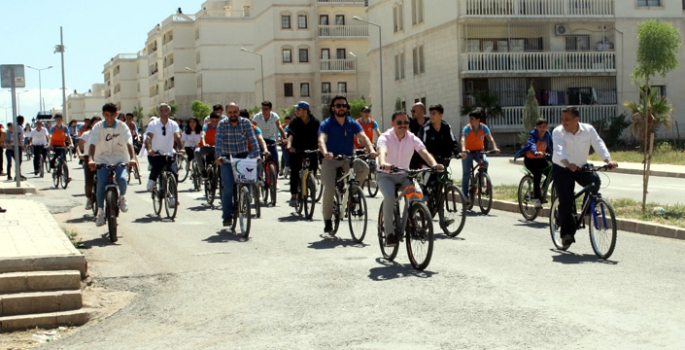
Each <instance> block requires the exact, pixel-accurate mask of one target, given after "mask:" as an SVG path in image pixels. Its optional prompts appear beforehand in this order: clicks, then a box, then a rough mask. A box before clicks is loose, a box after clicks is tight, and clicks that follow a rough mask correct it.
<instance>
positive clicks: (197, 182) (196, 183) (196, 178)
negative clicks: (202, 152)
mask: <svg viewBox="0 0 685 350" xmlns="http://www.w3.org/2000/svg"><path fill="white" fill-rule="evenodd" d="M190 168H191V169H192V173H191V174H190V176H191V177H192V179H193V190H195V191H200V189H202V176H201V175H200V171H199V170H198V169H197V162H195V159H193V160H192V161H191V162H190Z"/></svg>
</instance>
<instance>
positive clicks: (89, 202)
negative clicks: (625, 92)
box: [86, 198, 93, 210]
mask: <svg viewBox="0 0 685 350" xmlns="http://www.w3.org/2000/svg"><path fill="white" fill-rule="evenodd" d="M91 209H93V202H92V201H91V200H90V198H88V199H87V200H86V210H91Z"/></svg>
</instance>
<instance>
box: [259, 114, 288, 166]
mask: <svg viewBox="0 0 685 350" xmlns="http://www.w3.org/2000/svg"><path fill="white" fill-rule="evenodd" d="M272 108H273V105H272V104H271V102H269V101H264V102H262V111H261V112H259V113H257V114H255V115H254V117H253V118H252V121H253V122H255V123H257V126H258V127H259V128H260V129H261V130H262V137H263V138H264V141H265V142H266V146H267V151H269V156H270V157H271V159H272V160H273V162H274V164H275V165H276V174H278V173H279V165H278V140H279V137H278V135H279V133H280V135H285V131H284V130H283V126H281V119H280V117H279V116H278V114H276V113H274V112H272V111H271V109H272ZM284 137H285V136H284Z"/></svg>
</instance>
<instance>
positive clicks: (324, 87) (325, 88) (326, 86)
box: [321, 83, 331, 94]
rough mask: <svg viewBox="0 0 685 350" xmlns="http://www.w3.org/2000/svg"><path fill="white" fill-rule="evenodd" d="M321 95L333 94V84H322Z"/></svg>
mask: <svg viewBox="0 0 685 350" xmlns="http://www.w3.org/2000/svg"><path fill="white" fill-rule="evenodd" d="M321 93H322V94H330V93H331V83H321Z"/></svg>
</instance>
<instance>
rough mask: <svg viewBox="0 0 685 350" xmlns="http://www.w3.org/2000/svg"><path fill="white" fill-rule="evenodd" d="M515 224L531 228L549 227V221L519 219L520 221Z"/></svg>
mask: <svg viewBox="0 0 685 350" xmlns="http://www.w3.org/2000/svg"><path fill="white" fill-rule="evenodd" d="M514 226H522V227H530V228H534V229H543V228H549V223H547V222H537V221H524V220H519V223H518V224H516V225H514Z"/></svg>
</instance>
